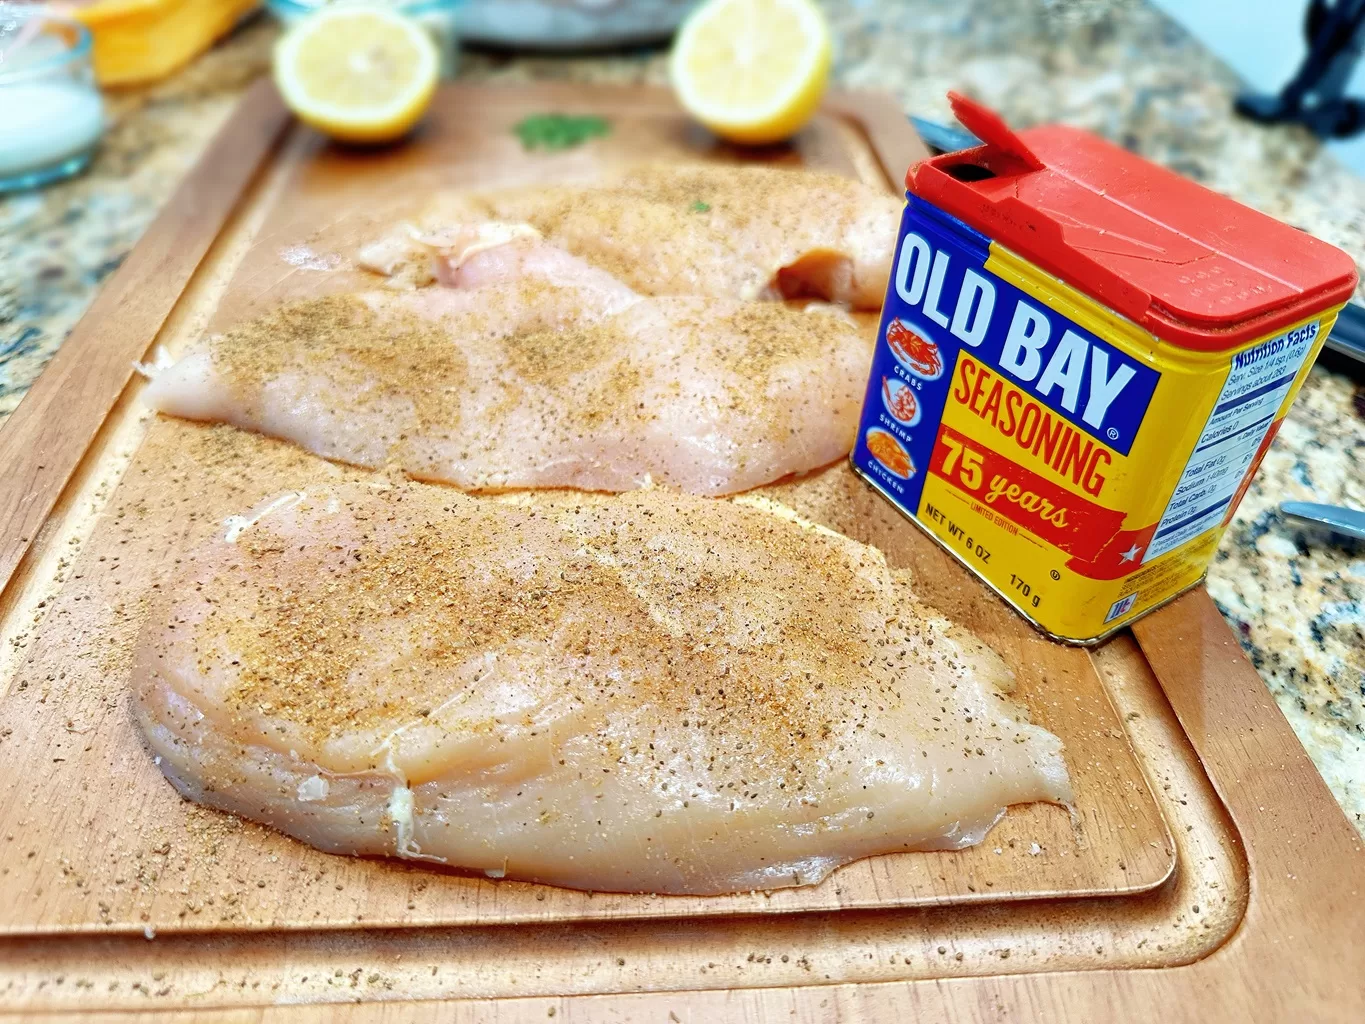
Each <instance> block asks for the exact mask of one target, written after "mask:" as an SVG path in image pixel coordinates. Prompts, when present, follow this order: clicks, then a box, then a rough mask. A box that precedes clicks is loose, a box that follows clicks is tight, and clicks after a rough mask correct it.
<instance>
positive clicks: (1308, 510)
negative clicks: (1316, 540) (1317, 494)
mask: <svg viewBox="0 0 1365 1024" xmlns="http://www.w3.org/2000/svg"><path fill="white" fill-rule="evenodd" d="M1280 511H1281V512H1283V513H1284V514H1285V515H1287V516H1293V517H1294V518H1295V519H1307V520H1309V521H1310V522H1314V523H1321V524H1322V525H1323V526H1330V527H1331V528H1332V529H1333V530H1336V531H1337V533H1343V534H1345V535H1346V536H1348V537H1358V538H1360V539H1361V540H1365V512H1361V511H1358V510H1357V509H1353V508H1343V507H1342V506H1341V505H1319V504H1317V503H1316V502H1312V501H1286V502H1282V503H1281V505H1280Z"/></svg>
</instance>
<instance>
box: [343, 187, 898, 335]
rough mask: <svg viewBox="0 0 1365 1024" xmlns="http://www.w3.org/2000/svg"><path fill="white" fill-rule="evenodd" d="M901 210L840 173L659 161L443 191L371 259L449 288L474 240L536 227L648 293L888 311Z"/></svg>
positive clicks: (415, 280) (417, 280) (411, 280)
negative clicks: (570, 177) (512, 185)
mask: <svg viewBox="0 0 1365 1024" xmlns="http://www.w3.org/2000/svg"><path fill="white" fill-rule="evenodd" d="M900 207H901V203H900V201H899V200H898V199H897V198H896V197H894V196H891V195H889V194H887V193H885V192H882V191H880V190H878V189H874V188H872V187H870V186H868V185H865V184H863V183H862V182H859V181H856V180H854V179H852V178H845V177H843V176H841V175H837V174H826V173H820V172H814V171H786V170H777V169H775V168H771V167H724V166H714V165H696V166H687V165H683V166H677V165H669V166H658V167H655V166H646V167H641V168H637V169H635V170H633V171H630V172H628V173H627V174H625V175H624V176H623V177H621V178H620V179H618V180H616V181H613V182H609V183H607V184H605V185H598V186H581V185H580V186H558V187H550V188H544V187H542V188H525V189H515V190H507V191H501V192H484V193H448V194H445V195H441V196H439V197H437V199H435V200H434V201H433V203H432V204H431V206H430V207H429V208H428V209H427V211H426V212H425V213H424V214H422V215H421V217H420V218H419V224H418V227H417V228H416V229H413V228H409V227H399V228H397V229H395V231H393V232H392V233H390V234H389V235H388V236H386V237H384V238H382V239H379V240H378V241H376V242H375V243H373V244H371V245H369V246H367V247H366V248H365V249H363V250H362V251H361V254H360V256H361V262H362V263H363V264H365V265H366V266H368V267H370V268H371V269H374V270H377V271H379V272H380V273H384V274H388V275H390V276H391V277H392V278H393V279H394V280H395V281H396V282H402V283H408V284H419V285H420V284H426V283H428V282H430V281H431V280H432V279H433V277H436V278H441V279H446V280H447V283H449V282H448V279H449V277H450V276H451V268H452V266H453V267H455V268H458V266H459V265H460V262H461V260H462V259H463V257H464V255H465V254H466V253H467V252H468V250H469V245H470V238H471V234H477V233H478V232H480V231H481V230H482V231H485V232H489V233H490V234H491V235H493V236H499V235H503V236H505V235H506V234H507V233H509V232H513V231H522V232H524V231H527V230H534V231H535V232H536V233H538V234H539V235H541V236H543V237H544V238H545V239H546V240H547V241H549V242H551V243H553V244H555V245H558V246H561V247H562V248H564V249H567V250H568V251H570V252H572V253H574V254H576V255H578V256H582V257H583V258H584V259H586V260H588V261H589V262H591V263H593V264H595V265H597V266H599V267H602V268H603V269H605V270H607V271H609V272H610V273H612V274H613V275H615V276H616V277H618V278H620V279H621V280H622V281H624V282H626V283H627V284H629V285H630V286H631V287H633V288H634V289H636V290H637V291H639V292H641V293H642V294H645V295H711V296H719V297H728V298H740V299H754V298H760V297H765V296H766V297H787V298H795V297H803V296H809V297H815V298H820V299H825V300H828V301H831V302H839V303H844V304H847V305H849V306H851V307H853V308H855V309H871V310H876V309H880V308H881V303H882V297H883V295H884V294H885V292H886V282H887V277H888V275H889V273H890V267H891V256H892V249H893V248H894V246H895V241H896V230H897V228H898V227H899V224H900ZM488 222H492V224H491V225H489V224H488ZM433 256H434V257H435V259H434V261H433Z"/></svg>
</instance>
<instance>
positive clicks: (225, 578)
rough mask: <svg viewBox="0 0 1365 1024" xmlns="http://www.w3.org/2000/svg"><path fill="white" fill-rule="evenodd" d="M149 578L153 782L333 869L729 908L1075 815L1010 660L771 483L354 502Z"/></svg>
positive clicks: (292, 513)
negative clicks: (895, 857)
mask: <svg viewBox="0 0 1365 1024" xmlns="http://www.w3.org/2000/svg"><path fill="white" fill-rule="evenodd" d="M162 593H163V595H164V599H163V600H162V603H161V604H160V605H159V606H157V607H156V608H155V609H154V610H153V612H152V614H151V615H150V617H149V618H148V620H147V624H146V626H145V628H144V630H143V633H142V635H141V637H140V639H139V642H138V645H137V650H136V654H135V662H134V667H133V709H134V713H135V715H136V718H137V721H138V722H139V724H140V725H141V728H142V731H143V732H144V734H145V736H146V738H147V741H148V743H149V745H150V747H151V749H152V751H153V752H154V753H155V754H156V755H157V756H158V757H159V762H158V763H159V764H160V766H161V768H162V770H163V771H164V772H165V773H166V775H167V776H168V777H169V779H170V780H171V782H172V783H173V784H174V785H175V787H176V788H177V789H178V790H179V791H180V792H181V793H182V794H184V795H185V796H186V797H188V798H189V799H191V800H195V801H198V802H200V803H204V804H207V805H210V806H213V807H218V808H222V809H224V810H228V811H232V812H234V813H236V814H239V815H242V816H244V817H247V818H252V819H255V820H257V821H262V822H265V823H267V824H269V825H272V826H274V827H275V828H278V829H280V830H282V831H284V832H287V833H288V834H290V835H292V836H295V837H297V838H299V839H301V840H303V841H305V842H308V843H311V844H312V845H314V846H317V847H319V848H321V849H323V850H327V851H331V852H335V853H348V854H373V855H387V856H396V857H403V858H422V859H426V860H430V861H437V862H440V863H444V864H448V865H452V866H458V867H463V868H469V869H473V870H477V871H483V872H486V873H487V874H489V875H492V876H494V877H502V876H508V877H514V878H521V879H529V880H535V881H541V882H548V883H553V884H557V885H564V886H572V887H579V888H586V889H594V890H614V891H649V892H666V893H724V892H732V891H741V890H749V889H756V888H764V889H766V888H775V887H780V886H790V885H803V884H809V883H813V882H816V881H819V880H820V879H821V878H823V877H825V875H827V874H828V873H829V872H830V871H831V870H832V869H833V868H834V867H836V866H837V865H839V864H843V863H846V862H848V861H851V860H854V859H857V858H861V857H866V856H869V855H873V854H878V853H884V852H889V851H899V850H913V849H930V848H957V847H961V846H964V845H967V844H970V843H975V842H978V841H979V840H980V839H981V838H982V836H983V835H984V834H985V833H986V831H987V830H988V829H989V828H990V827H991V825H992V824H993V823H994V822H995V821H996V820H997V819H998V818H999V816H1000V815H1001V814H1002V813H1003V812H1004V809H1005V808H1006V807H1007V806H1008V805H1009V804H1013V803H1019V802H1024V801H1033V800H1052V801H1067V800H1069V798H1070V792H1069V788H1068V781H1067V773H1066V769H1065V767H1064V765H1063V762H1062V758H1061V755H1060V743H1059V741H1058V740H1057V738H1056V737H1054V736H1052V735H1051V734H1050V733H1048V732H1046V731H1044V730H1043V729H1041V728H1038V727H1036V726H1034V725H1031V724H1029V723H1028V722H1027V721H1025V720H1024V718H1023V717H1022V715H1021V714H1020V712H1019V711H1018V709H1016V708H1015V707H1013V706H1012V705H1011V704H1010V703H1009V702H1008V701H1007V700H1006V699H1005V698H1004V697H1003V696H1002V694H1001V691H1002V690H1003V689H1005V688H1006V687H1007V686H1008V684H1009V679H1008V675H1007V673H1006V671H1005V669H1004V667H1003V664H1002V663H1001V661H1000V660H999V658H998V657H997V656H996V655H995V654H994V653H993V652H991V651H990V650H989V649H987V648H986V647H984V646H983V645H982V644H980V643H979V642H977V641H976V640H975V639H974V638H972V637H971V636H969V635H967V634H965V633H963V632H961V631H960V630H957V629H955V628H953V627H951V626H950V625H949V624H948V623H947V622H945V621H944V620H943V619H941V618H940V617H938V616H937V615H936V614H934V613H933V612H931V611H929V610H928V609H926V608H925V607H924V606H922V605H920V604H919V603H918V602H917V601H916V599H915V594H914V587H913V585H912V582H911V581H910V579H908V578H907V576H906V575H905V574H903V573H900V572H893V571H891V570H889V569H888V567H887V565H886V563H885V560H884V559H883V557H882V555H881V554H880V552H878V551H877V550H875V549H873V548H870V547H867V546H865V545H862V544H859V543H856V542H854V541H851V540H849V539H847V538H845V537H843V536H841V535H839V534H835V533H832V532H830V531H828V530H825V529H822V528H819V527H815V526H813V525H812V524H808V523H804V522H803V521H801V520H800V519H799V518H798V517H797V516H796V515H795V514H794V513H791V512H790V511H788V510H786V509H784V508H783V507H782V506H777V505H773V504H771V503H768V502H765V501H764V500H763V499H760V498H758V497H746V498H740V499H736V500H734V501H716V500H708V499H702V498H695V497H690V496H687V495H681V494H675V493H670V492H666V491H663V490H660V489H652V490H646V491H642V492H636V493H632V494H630V495H624V496H619V497H615V498H610V497H604V496H594V495H581V494H580V495H574V494H572V493H571V492H560V493H557V494H523V495H517V496H504V497H501V498H476V497H472V496H468V495H465V494H462V493H460V492H457V491H453V490H448V489H441V488H433V487H429V486H425V485H422V484H416V483H403V484H389V483H386V482H383V481H378V480H376V481H374V482H372V483H369V484H346V485H337V486H336V488H335V489H334V490H332V491H329V492H318V493H290V494H285V495H279V496H275V497H273V498H271V499H270V500H268V501H267V502H265V503H263V504H262V505H261V506H260V507H258V508H257V509H255V510H253V511H252V512H251V513H250V514H248V515H244V516H242V517H239V518H236V519H234V520H232V521H230V523H229V525H228V527H227V530H226V532H225V534H224V535H223V536H221V537H220V538H218V539H216V540H214V541H213V542H212V543H210V544H208V545H207V546H206V547H204V548H202V549H200V550H198V551H197V552H195V553H193V554H192V555H191V556H189V557H187V558H186V559H185V560H184V562H183V563H182V566H181V570H180V576H179V577H178V578H175V579H172V580H169V581H167V583H166V585H165V586H164V587H163V588H162Z"/></svg>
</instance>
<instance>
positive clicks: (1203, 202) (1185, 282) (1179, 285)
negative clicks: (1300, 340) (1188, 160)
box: [905, 93, 1356, 351]
mask: <svg viewBox="0 0 1365 1024" xmlns="http://www.w3.org/2000/svg"><path fill="white" fill-rule="evenodd" d="M948 97H949V99H950V100H951V101H952V104H953V112H954V113H955V114H956V115H957V118H958V120H959V121H961V122H962V124H963V125H964V126H965V127H966V128H968V129H969V130H970V131H972V132H973V133H974V134H975V135H976V136H977V137H978V138H979V139H981V140H982V142H983V143H984V145H982V146H979V147H977V148H975V149H968V150H964V151H962V152H959V153H945V154H943V155H942V156H937V157H933V158H931V159H928V160H924V161H922V162H920V163H918V164H916V165H915V166H913V167H911V168H910V171H909V173H908V174H907V175H906V179H905V184H906V187H907V188H908V189H909V190H910V191H911V192H913V193H914V194H915V195H917V196H922V197H923V198H925V199H927V200H929V201H930V202H932V203H934V204H935V205H936V206H938V207H940V208H942V209H944V210H946V211H948V212H949V213H951V214H953V215H954V216H955V217H957V218H959V219H960V220H963V221H965V222H966V223H968V224H970V225H971V226H972V227H974V228H976V229H977V230H979V231H982V232H983V233H985V234H987V235H989V236H990V237H991V238H993V239H996V240H998V241H999V242H1000V243H1001V244H1002V245H1003V246H1005V247H1006V248H1008V249H1011V250H1013V251H1014V252H1016V253H1018V254H1019V255H1020V256H1023V257H1024V258H1025V259H1028V260H1030V261H1031V262H1033V263H1035V264H1037V265H1038V266H1040V267H1042V268H1043V269H1044V270H1046V271H1048V272H1049V273H1051V274H1053V275H1055V276H1056V277H1059V278H1061V279H1062V280H1064V281H1066V282H1067V283H1068V284H1071V285H1072V286H1073V287H1076V288H1079V289H1080V290H1081V291H1083V292H1085V293H1086V294H1088V295H1090V296H1091V297H1093V298H1095V299H1098V300H1099V301H1100V302H1102V303H1104V304H1105V305H1107V306H1109V307H1110V308H1111V309H1114V310H1115V311H1117V312H1119V313H1121V314H1123V315H1124V316H1126V317H1128V318H1129V319H1131V320H1134V321H1136V322H1137V323H1139V324H1141V325H1142V326H1143V327H1144V328H1146V329H1147V330H1148V331H1150V332H1151V333H1153V334H1155V335H1156V336H1157V337H1159V338H1162V339H1164V340H1166V341H1169V342H1171V343H1173V344H1175V345H1179V346H1181V347H1182V348H1189V349H1197V350H1200V351H1217V350H1220V349H1225V348H1230V347H1233V346H1235V345H1238V344H1241V343H1243V342H1246V341H1250V340H1252V339H1253V338H1256V337H1258V336H1261V335H1265V334H1269V333H1272V332H1273V331H1274V330H1275V328H1277V327H1280V326H1285V325H1288V324H1291V323H1294V322H1295V321H1298V320H1302V319H1304V318H1306V317H1309V316H1311V315H1312V314H1313V313H1315V312H1317V311H1319V310H1322V309H1326V308H1327V307H1329V306H1332V305H1335V304H1336V303H1339V302H1344V301H1345V300H1346V299H1347V298H1349V297H1350V295H1351V293H1352V292H1353V291H1354V289H1355V284H1356V268H1355V262H1354V261H1353V260H1352V259H1351V257H1350V256H1348V255H1346V253H1344V252H1342V251H1341V250H1340V249H1338V248H1336V247H1335V246H1332V245H1328V244H1327V243H1326V242H1323V241H1320V240H1318V239H1316V238H1314V237H1312V236H1311V235H1308V234H1305V233H1304V232H1302V231H1299V230H1297V229H1296V228H1291V227H1289V226H1288V225H1287V224H1281V223H1280V222H1279V221H1277V220H1275V219H1274V218H1273V217H1267V216H1266V215H1265V214H1263V213H1258V212H1257V211H1255V210H1252V209H1250V208H1248V207H1246V206H1243V205H1242V204H1241V203H1238V202H1235V201H1234V200H1231V199H1229V198H1227V197H1226V196H1223V195H1219V194H1218V193H1217V192H1213V191H1211V190H1210V189H1207V188H1205V187H1204V186H1202V185H1199V184H1196V183H1195V182H1192V181H1188V180H1186V179H1185V178H1182V177H1180V176H1179V175H1178V174H1174V173H1172V172H1171V171H1168V170H1166V169H1165V168H1162V167H1158V166H1157V165H1156V164H1154V163H1151V162H1149V161H1147V160H1144V159H1143V158H1142V157H1139V156H1135V155H1134V154H1132V153H1129V152H1128V151H1127V150H1124V149H1120V148H1119V147H1118V146H1114V145H1112V144H1110V143H1108V142H1105V141H1104V140H1103V139H1100V138H1098V137H1096V136H1094V135H1091V134H1089V133H1087V132H1083V131H1079V130H1078V129H1075V128H1067V127H1065V126H1062V125H1048V126H1044V127H1041V128H1032V129H1028V130H1026V131H1023V132H1020V133H1018V134H1015V133H1014V132H1012V131H1010V129H1009V127H1008V126H1007V125H1006V124H1005V122H1004V121H1003V120H1001V118H1000V116H999V115H998V114H996V113H995V112H994V111H992V110H989V109H988V108H986V107H983V106H981V105H980V104H979V103H976V102H974V101H972V100H969V99H967V98H966V97H964V96H960V95H958V94H957V93H949V94H948ZM964 166H965V169H964ZM983 169H984V170H983Z"/></svg>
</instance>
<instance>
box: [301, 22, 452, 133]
mask: <svg viewBox="0 0 1365 1024" xmlns="http://www.w3.org/2000/svg"><path fill="white" fill-rule="evenodd" d="M440 63H441V61H440V54H439V53H438V52H437V50H436V44H435V43H434V42H433V41H432V38H431V36H430V35H428V34H427V32H426V30H425V29H423V28H422V26H421V25H419V24H418V23H417V22H416V21H414V20H412V19H411V18H407V17H404V16H403V15H402V14H399V13H398V12H397V11H394V10H392V9H390V8H385V7H369V6H352V5H349V4H348V5H339V6H329V7H324V8H322V9H321V10H319V11H318V12H317V13H315V14H312V15H310V16H308V17H307V18H305V19H304V20H303V21H301V22H299V23H298V24H296V25H295V26H293V27H292V28H291V29H290V30H289V31H288V32H286V33H285V34H284V36H283V37H282V38H281V39H280V41H279V42H278V43H276V44H275V84H276V85H277V86H278V87H279V90H280V93H281V95H283V96H284V101H285V103H286V104H288V106H289V109H290V110H292V111H293V112H294V113H295V114H296V115H298V118H299V120H301V121H303V122H304V123H306V124H310V125H312V126H313V127H314V128H316V129H318V130H319V131H321V132H325V133H326V134H328V135H330V136H332V137H333V138H336V139H342V140H344V141H346V142H387V141H389V140H391V139H396V138H398V137H399V136H401V135H403V134H405V133H406V132H407V131H409V130H410V129H411V128H412V126H413V125H415V124H416V123H417V122H418V120H420V119H421V117H422V115H423V114H424V113H426V109H427V107H428V106H429V105H430V104H431V97H432V95H433V94H434V93H435V91H436V82H437V79H438V78H439V77H440Z"/></svg>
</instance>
